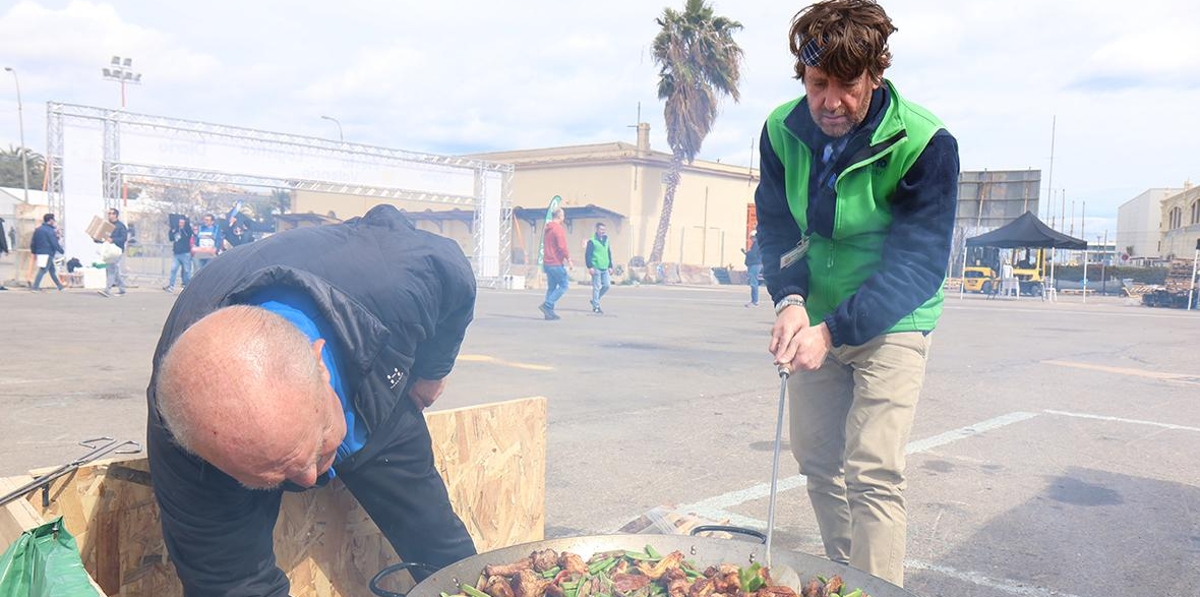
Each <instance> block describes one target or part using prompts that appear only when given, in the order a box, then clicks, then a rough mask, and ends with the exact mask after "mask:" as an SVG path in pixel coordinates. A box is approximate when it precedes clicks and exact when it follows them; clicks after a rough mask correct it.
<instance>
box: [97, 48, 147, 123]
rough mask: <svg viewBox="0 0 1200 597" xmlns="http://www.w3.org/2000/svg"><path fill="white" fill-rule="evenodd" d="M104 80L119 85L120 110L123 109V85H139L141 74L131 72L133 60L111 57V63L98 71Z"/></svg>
mask: <svg viewBox="0 0 1200 597" xmlns="http://www.w3.org/2000/svg"><path fill="white" fill-rule="evenodd" d="M100 72H101V73H102V74H103V76H104V78H105V79H108V80H109V81H116V82H118V83H120V84H121V109H122V110H124V109H125V84H126V83H128V84H130V85H141V84H142V73H135V72H133V58H121V57H120V56H113V57H112V63H110V64H109V66H106V67H104V68H103V69H102V70H101V71H100Z"/></svg>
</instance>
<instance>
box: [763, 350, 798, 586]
mask: <svg viewBox="0 0 1200 597" xmlns="http://www.w3.org/2000/svg"><path fill="white" fill-rule="evenodd" d="M791 373H792V370H791V368H789V367H788V366H787V365H780V366H779V415H778V417H777V419H776V421H775V456H774V458H773V459H772V462H771V501H770V503H769V505H768V506H767V567H768V568H770V567H771V543H772V539H774V537H775V497H776V494H777V493H778V488H779V453H780V451H781V450H782V447H783V405H784V403H785V402H786V401H787V382H788V376H789V375H791Z"/></svg>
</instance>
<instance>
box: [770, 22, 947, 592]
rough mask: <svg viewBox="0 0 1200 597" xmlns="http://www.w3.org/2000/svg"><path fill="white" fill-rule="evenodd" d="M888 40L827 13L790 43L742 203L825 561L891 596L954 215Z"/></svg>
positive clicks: (871, 25)
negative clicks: (908, 455) (799, 92)
mask: <svg viewBox="0 0 1200 597" xmlns="http://www.w3.org/2000/svg"><path fill="white" fill-rule="evenodd" d="M895 30H896V28H895V27H894V26H893V25H892V20H891V19H890V18H889V17H888V15H887V13H886V12H884V10H883V8H882V7H881V6H879V4H877V3H875V2H873V1H871V0H826V1H824V2H818V3H816V4H813V5H812V6H809V7H808V8H805V9H804V10H801V11H800V12H799V13H798V14H797V15H796V17H795V18H794V19H793V20H792V26H791V30H790V31H789V33H788V39H789V41H790V44H789V46H790V49H791V52H792V55H793V57H794V60H795V62H794V72H795V75H796V78H798V79H800V81H801V82H802V83H803V86H804V95H803V96H801V97H799V98H796V99H793V100H791V101H789V102H787V103H784V104H783V105H781V106H779V107H778V108H776V109H775V110H774V111H773V112H772V113H771V114H770V115H769V116H768V117H767V121H766V124H765V126H764V127H763V132H762V141H761V144H760V147H761V156H762V158H761V161H762V163H761V176H762V178H761V179H760V183H759V185H758V190H757V191H756V193H755V196H754V203H755V209H756V210H757V214H758V241H759V242H760V243H761V244H762V260H763V271H764V273H765V274H766V280H767V289H768V290H770V292H771V298H772V299H773V300H774V301H775V315H776V319H775V324H774V326H773V327H772V328H771V340H770V343H769V350H770V352H771V353H772V355H773V356H774V359H775V362H776V363H777V364H779V365H782V366H786V367H788V368H790V369H791V370H792V371H793V372H794V374H793V375H792V376H791V377H790V378H788V381H787V383H788V386H789V394H790V399H791V404H790V409H789V411H790V416H791V435H790V436H791V438H792V454H793V455H794V456H795V457H796V461H797V462H798V463H799V464H800V473H801V474H802V475H804V476H805V479H806V481H807V490H808V496H809V499H810V501H811V502H812V506H813V511H814V513H815V514H816V519H817V526H818V527H819V528H820V530H821V539H822V540H823V542H824V545H825V554H826V555H827V556H828V557H829V559H831V560H833V561H836V562H843V563H848V564H849V565H851V566H853V567H855V568H858V569H859V570H863V571H866V572H868V573H870V574H873V575H875V576H878V577H880V578H882V579H884V580H886V581H888V582H891V583H894V584H897V585H900V584H903V582H904V554H905V548H906V545H905V541H906V536H907V528H908V515H907V511H906V508H905V502H904V493H903V492H904V487H905V477H904V470H905V452H904V446H905V444H906V443H907V442H908V438H909V434H910V432H911V431H912V426H913V420H914V418H915V416H916V409H917V400H918V398H919V395H920V393H921V386H922V385H923V383H924V380H925V364H926V360H927V358H928V356H929V345H930V344H929V343H930V337H931V334H932V332H933V330H934V328H935V327H937V323H938V319H939V317H940V316H941V313H942V301H943V293H942V284H943V283H944V282H945V279H946V266H947V264H948V263H949V258H950V240H951V237H952V235H953V231H954V216H955V209H956V207H957V204H958V171H959V159H958V142H957V141H956V140H955V139H954V137H953V136H951V135H950V133H949V132H948V131H947V130H946V128H945V126H944V125H943V124H942V123H941V121H940V120H939V119H938V118H937V117H936V116H934V115H933V114H932V113H930V112H929V111H928V110H925V109H924V108H922V107H920V106H919V105H917V104H914V103H912V102H910V101H909V100H908V99H906V98H905V97H904V96H901V95H900V93H899V92H898V91H897V90H896V87H895V85H893V84H892V82H891V81H889V80H887V79H885V78H884V71H885V70H886V69H887V68H888V67H889V66H891V63H892V53H891V50H890V49H889V48H888V43H887V42H888V37H889V36H890V35H891V34H892V33H893V32H894V31H895Z"/></svg>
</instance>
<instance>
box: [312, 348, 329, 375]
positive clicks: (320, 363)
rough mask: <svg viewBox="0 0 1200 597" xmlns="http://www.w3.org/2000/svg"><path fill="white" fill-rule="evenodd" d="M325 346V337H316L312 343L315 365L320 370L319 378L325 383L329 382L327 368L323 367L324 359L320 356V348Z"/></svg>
mask: <svg viewBox="0 0 1200 597" xmlns="http://www.w3.org/2000/svg"><path fill="white" fill-rule="evenodd" d="M322 348H325V339H324V338H317V340H316V342H313V343H312V351H313V358H315V359H317V367H318V368H320V370H321V379H323V380H325V383H329V369H327V368H325V359H322V358H321V349H322Z"/></svg>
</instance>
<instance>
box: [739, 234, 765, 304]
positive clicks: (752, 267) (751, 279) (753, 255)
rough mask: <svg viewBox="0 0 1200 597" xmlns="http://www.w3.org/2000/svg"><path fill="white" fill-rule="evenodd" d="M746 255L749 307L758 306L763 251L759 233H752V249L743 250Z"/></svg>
mask: <svg viewBox="0 0 1200 597" xmlns="http://www.w3.org/2000/svg"><path fill="white" fill-rule="evenodd" d="M742 252H743V253H745V254H746V275H747V280H746V283H747V284H749V285H750V302H748V303H746V306H747V307H757V306H758V276H759V274H761V273H762V249H761V248H759V246H758V231H757V230H751V231H750V248H749V249H742Z"/></svg>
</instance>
